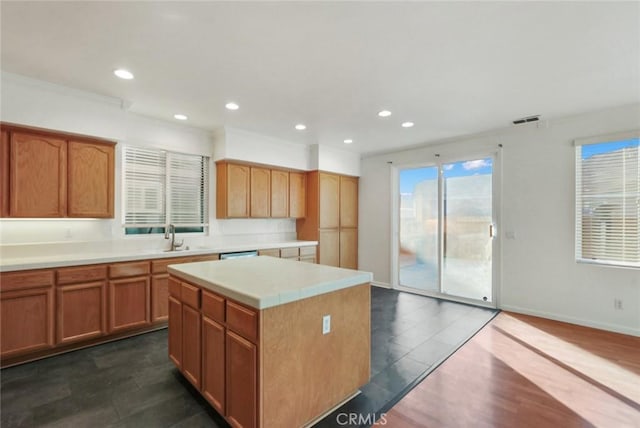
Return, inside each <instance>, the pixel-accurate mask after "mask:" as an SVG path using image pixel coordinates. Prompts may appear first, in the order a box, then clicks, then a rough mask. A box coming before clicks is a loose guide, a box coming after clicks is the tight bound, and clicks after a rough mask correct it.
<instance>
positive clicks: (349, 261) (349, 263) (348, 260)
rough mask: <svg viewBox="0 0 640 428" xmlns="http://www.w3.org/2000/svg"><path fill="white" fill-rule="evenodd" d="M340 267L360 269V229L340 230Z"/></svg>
mask: <svg viewBox="0 0 640 428" xmlns="http://www.w3.org/2000/svg"><path fill="white" fill-rule="evenodd" d="M340 267H343V268H347V269H358V229H356V228H346V229H340Z"/></svg>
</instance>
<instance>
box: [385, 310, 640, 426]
mask: <svg viewBox="0 0 640 428" xmlns="http://www.w3.org/2000/svg"><path fill="white" fill-rule="evenodd" d="M376 425H378V426H383V425H384V426H386V427H403V428H409V427H469V426H473V427H505V428H506V427H515V426H517V427H536V428H537V427H554V426H557V427H584V426H598V427H640V338H638V337H633V336H626V335H622V334H616V333H610V332H605V331H601V330H595V329H591V328H586V327H580V326H575V325H572V324H566V323H561V322H557V321H551V320H547V319H542V318H536V317H530V316H525V315H519V314H513V313H507V312H503V313H500V314H499V315H498V316H497V317H496V318H494V319H493V320H492V321H491V322H490V323H489V324H488V325H487V326H485V328H484V329H482V330H481V331H480V332H479V333H478V334H476V335H475V336H474V337H473V338H472V339H471V340H470V341H469V342H467V343H466V344H465V345H464V346H462V347H461V348H460V349H459V350H458V351H457V352H456V353H455V354H453V355H452V356H451V357H450V358H449V359H447V360H446V361H445V362H444V363H443V364H442V365H441V366H440V367H438V368H437V369H436V370H434V371H433V372H432V373H431V374H430V375H429V376H428V377H427V378H426V379H425V380H424V381H422V382H421V383H420V384H419V385H418V386H416V387H415V388H414V389H413V390H412V391H411V392H410V393H409V394H407V395H406V396H405V397H404V398H403V399H402V400H401V401H399V402H398V403H397V404H396V405H395V406H394V407H393V408H392V409H391V410H390V411H389V412H387V413H386V415H384V417H383V418H381V419H380V420H378V422H377V424H376Z"/></svg>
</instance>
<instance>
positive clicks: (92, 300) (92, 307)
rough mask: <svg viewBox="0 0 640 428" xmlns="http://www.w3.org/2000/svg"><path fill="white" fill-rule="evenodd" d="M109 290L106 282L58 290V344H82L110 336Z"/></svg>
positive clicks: (69, 286)
mask: <svg viewBox="0 0 640 428" xmlns="http://www.w3.org/2000/svg"><path fill="white" fill-rule="evenodd" d="M106 290H107V286H106V281H96V282H88V283H84V284H76V285H67V286H64V287H58V289H57V302H56V311H57V321H58V323H57V330H58V340H57V343H58V344H65V343H72V342H78V341H81V340H86V339H91V338H94V337H99V336H102V335H104V334H106V333H107V291H106Z"/></svg>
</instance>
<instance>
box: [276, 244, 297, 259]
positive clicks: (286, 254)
mask: <svg viewBox="0 0 640 428" xmlns="http://www.w3.org/2000/svg"><path fill="white" fill-rule="evenodd" d="M299 254H300V249H299V248H298V247H293V248H281V249H280V257H282V258H283V259H289V258H293V257H298V255H299Z"/></svg>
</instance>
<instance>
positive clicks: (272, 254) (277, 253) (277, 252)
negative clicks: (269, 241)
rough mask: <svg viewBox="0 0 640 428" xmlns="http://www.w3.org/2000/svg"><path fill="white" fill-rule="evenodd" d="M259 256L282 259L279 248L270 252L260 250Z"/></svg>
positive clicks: (269, 250)
mask: <svg viewBox="0 0 640 428" xmlns="http://www.w3.org/2000/svg"><path fill="white" fill-rule="evenodd" d="M258 255H259V256H270V257H280V250H279V249H278V248H271V249H268V250H258Z"/></svg>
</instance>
